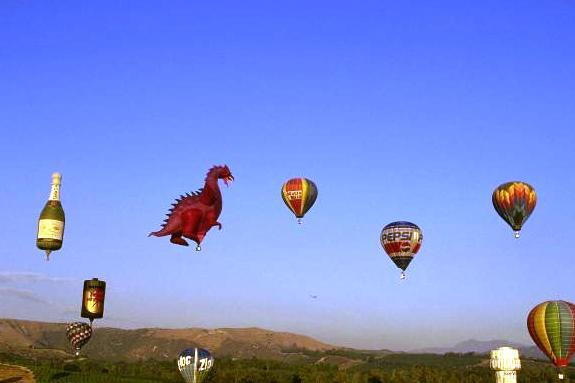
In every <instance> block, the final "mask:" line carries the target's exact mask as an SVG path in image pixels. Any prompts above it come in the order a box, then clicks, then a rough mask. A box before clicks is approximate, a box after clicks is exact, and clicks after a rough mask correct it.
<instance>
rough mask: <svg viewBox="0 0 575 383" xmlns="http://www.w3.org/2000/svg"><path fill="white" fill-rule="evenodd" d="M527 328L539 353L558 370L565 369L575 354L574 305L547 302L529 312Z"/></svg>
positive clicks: (563, 302)
mask: <svg viewBox="0 0 575 383" xmlns="http://www.w3.org/2000/svg"><path fill="white" fill-rule="evenodd" d="M527 328H528V329H529V334H530V335H531V338H532V339H533V341H534V342H535V344H536V345H537V347H539V349H540V350H541V351H543V353H544V354H545V355H547V357H549V359H551V361H552V362H553V364H554V365H555V366H557V367H558V368H563V367H567V365H568V364H569V360H570V359H571V358H572V357H573V354H575V305H573V303H569V302H566V301H547V302H543V303H540V304H538V305H537V306H535V308H533V310H531V312H529V316H528V317H527ZM560 377H561V375H560Z"/></svg>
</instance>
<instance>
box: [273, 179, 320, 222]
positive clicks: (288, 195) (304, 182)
mask: <svg viewBox="0 0 575 383" xmlns="http://www.w3.org/2000/svg"><path fill="white" fill-rule="evenodd" d="M282 198H283V200H284V202H285V204H286V206H287V207H288V208H289V209H290V210H291V211H292V213H294V214H295V216H296V218H297V221H298V223H302V219H303V216H304V215H305V213H307V211H308V210H309V209H310V208H311V207H312V206H313V204H314V203H315V200H316V199H317V187H316V186H315V184H314V183H313V181H310V180H308V179H307V178H292V179H290V180H288V181H287V182H286V183H285V184H283V186H282Z"/></svg>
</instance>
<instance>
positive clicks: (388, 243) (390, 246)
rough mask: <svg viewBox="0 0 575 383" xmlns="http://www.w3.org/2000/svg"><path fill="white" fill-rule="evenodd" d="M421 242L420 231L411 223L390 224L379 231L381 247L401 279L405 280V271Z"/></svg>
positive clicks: (421, 235)
mask: <svg viewBox="0 0 575 383" xmlns="http://www.w3.org/2000/svg"><path fill="white" fill-rule="evenodd" d="M422 241H423V234H422V233H421V229H420V228H419V227H418V226H417V225H416V224H414V223H411V222H405V221H398V222H392V223H390V224H389V225H387V226H385V227H384V228H383V230H382V231H381V236H380V242H381V246H383V249H384V250H385V252H386V253H387V255H389V257H390V258H391V260H392V261H393V263H395V265H396V266H397V267H399V268H400V269H401V270H402V271H401V279H404V278H405V269H407V266H409V263H410V262H411V260H412V259H413V257H414V256H415V254H417V252H418V251H419V248H420V247H421V242H422Z"/></svg>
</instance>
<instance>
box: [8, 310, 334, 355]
mask: <svg viewBox="0 0 575 383" xmlns="http://www.w3.org/2000/svg"><path fill="white" fill-rule="evenodd" d="M65 334H66V324H65V323H45V322H35V321H25V320H16V319H0V352H9V353H16V354H21V355H27V356H30V355H34V356H37V357H41V356H43V355H44V356H46V357H48V358H69V357H70V356H71V354H70V347H69V345H68V341H67V339H66V335H65ZM194 346H196V347H203V348H207V349H209V350H210V351H211V352H212V353H213V354H214V355H218V356H231V357H237V358H251V357H259V358H268V359H284V358H286V357H288V356H290V355H291V356H293V355H294V354H299V353H300V351H301V350H307V351H327V350H331V349H336V348H337V347H335V346H332V345H329V344H325V343H322V342H319V341H317V340H315V339H312V338H310V337H307V336H303V335H297V334H291V333H287V332H274V331H269V330H264V329H260V328H242V329H239V328H220V329H213V330H207V329H200V328H189V329H159V328H144V329H137V330H123V329H116V328H98V327H95V328H94V334H93V336H92V339H91V340H90V342H89V343H88V344H87V345H86V346H85V347H84V348H83V349H82V354H83V355H85V356H87V357H90V358H93V359H102V360H126V361H138V360H144V359H155V360H173V359H174V358H176V356H177V355H178V353H179V352H180V351H182V350H183V349H184V348H187V347H194Z"/></svg>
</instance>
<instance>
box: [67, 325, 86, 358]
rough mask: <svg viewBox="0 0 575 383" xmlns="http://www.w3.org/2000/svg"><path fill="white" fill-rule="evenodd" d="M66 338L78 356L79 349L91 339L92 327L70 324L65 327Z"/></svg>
mask: <svg viewBox="0 0 575 383" xmlns="http://www.w3.org/2000/svg"><path fill="white" fill-rule="evenodd" d="M66 337H67V338H68V341H69V342H70V344H71V345H72V347H73V348H74V351H75V353H76V355H80V349H81V348H82V347H83V346H84V345H85V344H86V343H88V341H89V340H90V338H91V337H92V326H90V325H89V324H88V323H84V322H73V323H70V324H68V326H66Z"/></svg>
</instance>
